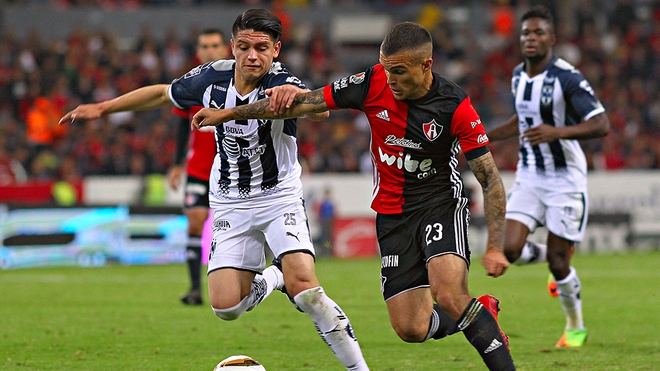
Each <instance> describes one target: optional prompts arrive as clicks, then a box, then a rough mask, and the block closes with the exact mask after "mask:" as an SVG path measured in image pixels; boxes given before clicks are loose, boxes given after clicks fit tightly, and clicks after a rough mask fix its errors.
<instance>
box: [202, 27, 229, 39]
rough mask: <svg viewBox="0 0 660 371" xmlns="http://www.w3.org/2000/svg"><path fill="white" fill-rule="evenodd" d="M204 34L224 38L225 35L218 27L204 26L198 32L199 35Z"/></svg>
mask: <svg viewBox="0 0 660 371" xmlns="http://www.w3.org/2000/svg"><path fill="white" fill-rule="evenodd" d="M206 35H220V37H221V38H222V39H223V40H224V39H225V35H224V34H223V33H222V31H220V29H219V28H205V29H204V30H203V31H202V32H200V33H199V36H206Z"/></svg>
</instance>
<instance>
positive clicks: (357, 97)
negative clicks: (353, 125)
mask: <svg viewBox="0 0 660 371" xmlns="http://www.w3.org/2000/svg"><path fill="white" fill-rule="evenodd" d="M372 71H373V67H372V68H369V69H368V70H366V71H364V72H360V73H356V74H354V75H350V76H346V77H342V78H340V79H338V80H336V81H334V82H333V83H332V84H330V85H326V86H325V87H324V88H323V97H324V98H325V103H326V104H327V105H328V108H330V109H334V110H336V109H340V108H354V109H358V110H362V105H363V104H364V101H365V98H366V96H367V93H368V91H369V78H370V76H371V72H372Z"/></svg>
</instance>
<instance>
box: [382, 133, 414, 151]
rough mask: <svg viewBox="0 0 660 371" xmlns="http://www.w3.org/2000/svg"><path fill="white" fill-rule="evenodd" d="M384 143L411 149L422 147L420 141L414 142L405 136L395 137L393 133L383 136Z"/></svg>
mask: <svg viewBox="0 0 660 371" xmlns="http://www.w3.org/2000/svg"><path fill="white" fill-rule="evenodd" d="M385 144H388V145H390V146H399V147H405V148H412V149H422V144H421V143H416V142H413V141H412V140H410V139H406V138H397V137H396V135H393V134H390V135H388V136H387V137H386V138H385Z"/></svg>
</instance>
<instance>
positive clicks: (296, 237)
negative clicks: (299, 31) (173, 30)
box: [60, 9, 369, 371]
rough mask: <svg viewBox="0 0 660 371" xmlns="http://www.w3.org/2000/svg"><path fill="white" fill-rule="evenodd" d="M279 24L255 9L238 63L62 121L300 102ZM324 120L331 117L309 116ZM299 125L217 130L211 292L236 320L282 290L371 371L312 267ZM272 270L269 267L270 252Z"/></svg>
mask: <svg viewBox="0 0 660 371" xmlns="http://www.w3.org/2000/svg"><path fill="white" fill-rule="evenodd" d="M281 32H282V23H281V22H280V20H279V18H277V17H276V16H275V15H273V14H272V13H270V12H269V11H267V10H264V9H250V10H247V11H245V12H244V13H243V14H241V15H239V16H238V17H237V18H236V20H235V21H234V24H233V26H232V39H231V41H230V46H231V50H232V53H233V55H234V58H235V61H233V60H219V61H215V62H211V63H206V64H203V65H201V66H197V67H195V68H193V69H192V70H190V71H189V72H188V73H186V74H185V75H183V76H182V77H180V78H178V79H175V80H174V81H173V82H172V83H171V84H158V85H150V86H146V87H143V88H139V89H137V90H134V91H131V92H129V93H127V94H124V95H122V96H119V97H117V98H115V99H112V100H109V101H105V102H100V103H95V104H87V105H80V106H78V107H76V108H75V109H74V110H72V111H70V112H69V113H67V114H66V115H64V116H63V117H62V118H61V120H60V123H62V124H64V123H70V122H71V121H74V120H79V119H81V120H89V119H96V118H98V117H100V116H101V115H105V114H108V113H112V112H119V111H130V110H150V109H155V108H158V107H164V106H167V105H170V104H174V105H175V106H177V107H179V108H190V107H193V106H201V105H203V106H204V107H217V108H219V107H225V106H227V107H234V106H240V105H245V104H249V103H251V102H255V101H257V100H259V99H262V98H265V96H266V94H265V91H266V90H268V91H269V92H270V93H271V94H272V95H273V97H275V98H276V99H285V100H288V99H293V98H295V96H297V95H298V94H301V93H304V92H306V91H308V89H307V88H306V87H305V85H304V84H303V83H302V82H301V81H300V79H299V78H297V77H296V76H294V75H293V74H291V73H290V72H289V71H288V70H286V68H285V67H284V65H282V64H281V63H279V62H274V61H273V60H274V58H277V56H278V55H279V52H280V49H281V42H280V40H279V39H280V35H281ZM306 116H307V117H308V118H310V119H312V120H322V119H325V118H327V117H328V116H329V113H328V112H321V113H310V114H309V115H306ZM296 125H297V124H296V120H295V119H288V120H236V121H235V122H231V123H228V124H226V125H225V126H223V127H219V128H217V129H216V132H215V134H216V139H217V143H218V146H217V154H216V156H215V160H214V163H213V168H212V171H211V178H210V181H209V187H210V191H209V202H210V205H211V207H212V208H213V216H214V217H213V241H212V245H211V252H210V254H209V255H210V256H209V264H208V291H209V300H210V302H211V308H212V309H213V312H214V313H215V314H216V316H218V317H219V318H221V319H223V320H235V319H237V318H238V317H240V316H241V315H242V314H243V313H245V312H247V311H250V310H252V309H254V308H255V307H256V306H257V305H258V304H259V303H261V302H262V301H263V300H264V299H265V298H266V297H267V296H268V295H270V293H272V292H273V290H280V291H282V292H284V293H285V294H286V295H287V296H288V297H289V299H290V300H291V301H292V302H293V303H294V304H295V305H296V306H297V307H298V308H299V310H301V311H303V312H304V313H305V314H307V315H308V316H309V317H310V318H311V320H312V322H313V323H314V325H315V327H316V329H317V332H318V334H319V336H320V337H321V339H322V340H323V341H324V342H325V343H326V344H327V345H328V346H329V347H330V348H331V350H332V352H333V353H334V355H335V356H336V357H337V359H338V360H339V362H340V363H341V364H342V365H343V366H344V367H345V368H346V370H350V371H368V370H369V367H368V366H367V363H366V361H365V360H364V357H363V356H362V351H361V350H360V346H359V343H358V341H357V338H356V337H355V334H354V331H353V328H352V325H351V323H350V320H349V319H348V317H347V315H346V314H345V313H344V312H343V311H342V309H341V308H340V307H339V305H337V303H335V302H334V301H333V300H332V299H331V298H330V297H329V296H328V295H327V294H326V293H325V291H324V289H323V287H321V285H320V284H319V282H318V279H317V277H316V273H315V267H314V258H315V255H314V246H313V244H312V241H311V237H310V235H309V228H308V223H307V215H306V211H305V208H304V200H303V198H302V196H303V190H302V182H301V180H300V175H301V172H302V170H301V166H300V164H299V162H298V151H297V147H296V137H295V135H296ZM266 244H267V245H268V247H269V248H270V249H271V251H272V252H273V255H274V256H275V260H274V262H273V264H272V265H271V266H269V267H267V268H265V269H264V266H265V251H264V249H265V245H266Z"/></svg>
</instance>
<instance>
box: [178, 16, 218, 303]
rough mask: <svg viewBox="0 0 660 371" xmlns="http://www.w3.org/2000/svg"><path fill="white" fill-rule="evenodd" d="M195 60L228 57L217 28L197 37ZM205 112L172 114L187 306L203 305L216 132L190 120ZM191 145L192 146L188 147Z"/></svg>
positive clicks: (195, 110)
mask: <svg viewBox="0 0 660 371" xmlns="http://www.w3.org/2000/svg"><path fill="white" fill-rule="evenodd" d="M196 56H197V60H198V62H199V63H202V64H203V63H208V62H213V61H217V60H218V59H224V58H226V57H227V45H226V44H225V38H224V36H223V35H222V32H221V31H220V30H219V29H217V28H210V29H206V30H204V31H202V32H201V33H200V34H199V36H197V47H196ZM201 108H202V106H194V107H191V108H190V109H189V110H184V109H180V108H178V107H175V108H173V109H172V111H173V112H174V113H175V114H176V115H177V116H179V117H180V120H179V127H178V132H177V148H176V155H175V159H174V164H175V165H174V166H172V167H171V168H170V170H169V172H168V174H167V179H168V182H169V184H170V186H171V187H172V188H173V189H175V190H176V189H178V188H179V185H180V184H181V180H182V178H183V172H184V169H185V172H186V184H185V185H184V192H185V198H184V203H183V212H184V214H185V215H186V219H187V220H188V242H187V243H186V263H187V265H188V273H189V275H190V291H188V293H186V294H185V295H183V296H182V297H181V301H182V302H183V303H184V304H190V305H201V304H202V294H201V269H202V231H203V230H204V223H205V222H206V219H207V218H208V216H209V176H210V174H211V167H212V166H213V159H214V158H215V130H213V129H211V130H208V129H207V130H196V131H194V132H192V133H191V132H190V119H191V118H192V116H193V115H194V114H195V113H197V111H199V110H200V109H201ZM189 142H190V144H189Z"/></svg>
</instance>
